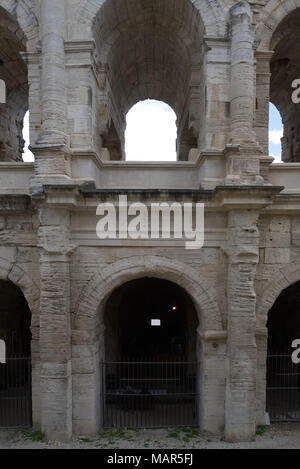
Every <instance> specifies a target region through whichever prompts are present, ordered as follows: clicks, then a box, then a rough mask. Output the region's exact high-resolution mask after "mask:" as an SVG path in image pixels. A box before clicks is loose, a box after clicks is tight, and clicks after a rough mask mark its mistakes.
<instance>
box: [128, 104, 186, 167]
mask: <svg viewBox="0 0 300 469" xmlns="http://www.w3.org/2000/svg"><path fill="white" fill-rule="evenodd" d="M126 121H127V127H126V132H125V153H126V160H127V161H176V159H177V156H176V138H177V127H176V114H175V112H174V111H173V109H172V108H171V107H170V106H169V105H168V104H166V103H163V102H161V101H156V100H150V99H148V100H146V101H140V102H139V103H137V104H136V105H135V106H133V107H132V108H131V109H130V111H129V112H128V114H127V117H126Z"/></svg>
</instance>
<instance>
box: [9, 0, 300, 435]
mask: <svg viewBox="0 0 300 469" xmlns="http://www.w3.org/2000/svg"><path fill="white" fill-rule="evenodd" d="M121 3H122V5H121ZM120 5H121V6H120ZM0 7H1V8H0V32H1V40H0V78H3V77H5V79H6V80H7V81H8V91H9V93H8V102H7V107H6V108H2V107H1V108H0V134H1V135H0V143H1V146H0V159H2V161H3V162H5V161H18V160H20V156H21V150H22V145H23V142H22V139H21V131H22V129H21V127H22V120H23V116H24V113H25V111H26V110H27V108H28V106H29V110H30V128H31V144H32V147H33V151H34V153H35V156H36V162H35V166H34V168H33V167H29V166H28V167H27V166H22V165H20V166H21V169H18V170H17V169H16V168H14V165H12V164H10V165H9V164H8V165H4V164H3V165H2V166H1V165H0V182H1V188H0V193H1V195H0V278H1V279H3V280H11V281H12V282H13V283H15V284H16V285H17V286H19V287H20V288H21V290H22V292H23V293H24V295H25V297H26V300H27V301H28V304H29V307H30V309H31V312H32V323H31V330H32V335H33V340H32V366H33V371H32V383H33V422H34V426H35V427H36V428H41V429H42V430H43V431H44V432H45V434H46V436H47V437H48V438H53V439H55V440H57V439H68V438H70V437H71V435H72V434H84V433H85V434H95V433H96V432H97V431H98V430H99V428H101V425H102V423H103V422H102V418H103V416H102V415H101V399H102V395H101V393H102V379H101V375H100V368H99V363H100V361H101V360H102V359H103V358H104V356H105V355H104V354H105V337H106V336H105V333H106V332H105V322H104V311H105V305H106V301H107V299H108V298H109V296H110V295H111V294H112V292H113V291H114V290H115V289H116V288H117V287H118V286H120V285H122V284H123V283H125V282H127V281H130V280H133V279H136V278H141V277H144V276H150V277H151V276H153V277H156V278H164V279H168V280H170V281H172V282H174V283H177V284H178V285H180V286H181V287H182V288H184V289H185V291H186V292H187V294H188V295H189V296H190V298H191V299H192V301H193V303H194V305H195V308H196V310H197V314H198V319H199V327H198V330H197V331H195V336H196V337H197V339H196V349H197V350H196V351H197V357H198V360H199V362H200V366H199V373H198V389H199V392H200V396H201V398H200V405H199V426H200V427H201V429H204V430H209V431H212V432H215V433H222V432H224V431H225V434H226V438H227V439H228V440H230V441H240V440H250V439H252V438H253V437H254V435H255V426H256V425H257V424H263V423H265V389H266V366H265V365H266V351H267V331H266V321H267V315H268V311H269V309H270V308H271V307H272V305H273V303H274V301H275V300H276V298H277V297H278V295H279V294H280V293H281V291H282V290H283V289H285V288H287V287H288V286H289V285H291V284H293V283H294V282H296V281H298V280H299V279H300V258H299V252H300V251H299V246H298V244H299V239H300V215H299V214H300V204H299V195H298V194H299V190H300V188H299V177H298V173H299V167H298V166H297V165H296V166H285V168H286V169H282V170H281V169H280V168H278V167H276V166H273V167H271V169H269V165H270V159H269V158H268V148H267V147H268V103H269V97H270V93H271V100H272V101H273V102H274V103H275V104H276V105H277V107H278V108H279V110H280V111H281V112H282V115H283V117H284V121H285V124H286V131H285V133H286V139H285V140H284V148H283V149H284V152H283V154H284V160H285V161H298V156H297V154H298V147H297V145H298V143H299V142H298V140H299V139H298V134H299V129H298V127H297V125H296V121H297V116H298V111H297V110H296V108H293V107H290V103H289V102H288V96H289V95H288V91H289V87H290V81H289V80H290V79H291V78H292V77H294V76H295V73H297V70H298V68H299V67H298V65H299V64H298V62H299V59H298V55H297V53H296V52H297V49H295V48H293V47H292V46H291V42H290V41H291V40H292V39H293V40H294V42H296V43H297V40H296V39H297V38H298V34H299V33H298V29H299V28H298V29H297V28H296V30H297V34H296V35H295V25H296V26H297V25H298V23H297V21H298V20H297V18H298V11H299V10H298V8H299V7H300V0H293V2H289V1H287V0H283V1H279V0H272V1H271V0H270V1H267V0H266V1H263V2H260V4H259V5H258V4H257V2H255V1H254V0H253V1H252V0H251V1H250V2H249V3H247V2H238V3H236V2H233V1H231V0H226V1H223V2H222V3H220V2H218V1H215V2H211V1H209V0H207V1H206V0H205V1H204V0H203V1H202V0H184V1H183V0H181V1H180V2H150V1H148V2H136V1H129V0H126V1H125V0H124V1H123V0H122V2H118V8H116V2H115V1H114V0H106V1H104V0H93V1H91V0H67V1H62V0H18V1H17V0H0ZM296 10H297V11H296ZM285 18H287V19H286V20H285ZM287 49H288V50H287ZM272 50H274V53H275V55H273V53H272ZM20 52H24V53H23V54H20ZM287 52H288V57H286V54H287ZM286 58H288V61H287V60H286ZM2 62H3V64H2ZM270 62H271V63H273V65H272V66H270ZM297 67H298V68H297ZM271 72H272V74H271ZM281 88H283V91H280V90H281ZM148 97H150V98H156V99H162V100H165V101H166V102H168V103H169V104H170V105H171V106H172V107H173V108H174V110H175V111H176V112H177V116H178V148H179V159H182V160H184V161H185V163H183V162H178V165H177V166H176V167H175V166H172V165H170V166H168V165H164V166H160V165H156V166H153V167H151V165H149V166H147V165H142V164H141V165H135V166H134V165H133V166H130V165H126V163H125V162H119V161H117V162H114V163H111V162H109V161H106V162H105V161H104V160H105V159H106V160H108V159H109V154H108V152H107V151H105V148H108V149H109V150H110V152H111V155H110V158H111V159H112V160H118V159H119V160H120V159H122V158H123V157H124V152H123V147H124V135H123V133H124V125H125V120H124V119H125V114H126V112H127V111H128V110H129V108H130V107H131V106H132V105H133V104H135V103H136V102H137V101H138V100H139V99H146V98H148ZM276 99H277V100H278V102H277V101H276ZM294 124H295V125H294ZM194 147H197V148H194ZM191 149H193V150H194V151H193V152H192V153H190V150H191ZM186 160H189V161H186ZM14 169H15V172H14ZM29 179H30V180H29ZM87 181H93V182H94V183H95V185H94V186H93V185H89V186H87V187H86V191H84V190H83V189H82V188H81V189H80V187H79V186H80V184H81V183H83V182H87ZM224 183H225V184H226V186H225V187H224V186H223V187H219V188H218V189H216V186H222V185H223V184H224ZM272 184H273V185H272ZM280 185H283V186H284V188H285V193H284V194H282V195H279V194H280V192H281V189H282V188H281V187H276V186H280ZM200 187H201V189H205V190H204V195H203V193H202V192H203V191H199V188H200ZM89 188H90V189H91V191H92V192H93V191H94V192H93V193H92V194H89V193H88V192H89ZM95 188H98V189H100V190H102V191H103V190H104V189H105V190H106V192H105V197H108V198H110V197H111V198H113V197H114V196H115V193H114V190H116V189H120V188H121V189H122V190H123V191H125V192H126V191H127V192H129V193H130V192H132V189H146V190H147V189H148V191H149V192H148V194H147V195H148V196H149V197H150V189H151V190H152V194H153V191H154V193H155V194H156V197H158V198H159V200H161V199H162V198H163V197H166V192H167V189H168V190H172V189H173V190H174V189H176V190H177V191H178V190H179V191H182V192H184V191H187V190H188V189H193V190H194V193H193V197H195V198H196V199H197V200H198V197H200V196H201V197H202V196H203V197H204V199H205V204H206V209H207V210H206V235H205V247H204V248H203V249H201V250H199V251H197V252H190V251H187V250H184V249H182V248H180V247H178V246H176V245H172V246H170V245H168V244H167V243H160V242H157V243H156V244H155V245H153V246H145V245H143V244H142V243H140V242H139V243H136V242H132V241H131V242H128V243H123V242H119V243H118V242H116V243H113V244H111V243H108V242H107V243H104V244H101V242H100V240H98V239H97V237H96V233H95V229H96V221H97V220H96V206H97V204H98V203H99V202H100V200H101V197H102V195H103V194H102V195H101V194H100V192H97V191H96V190H95ZM201 194H202V195H201ZM136 197H137V200H138V201H140V200H144V197H145V194H142V195H138V196H136ZM139 197H140V199H139ZM177 197H178V192H177ZM182 197H183V199H184V197H186V195H183V196H182ZM201 197H200V198H201ZM201 200H202V199H201ZM106 338H107V337H106Z"/></svg>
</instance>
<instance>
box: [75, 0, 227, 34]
mask: <svg viewBox="0 0 300 469" xmlns="http://www.w3.org/2000/svg"><path fill="white" fill-rule="evenodd" d="M106 1H107V0H93V1H90V0H81V1H80V3H79V6H78V8H77V12H76V15H75V22H79V23H89V24H93V23H94V21H95V19H96V16H97V14H98V12H99V10H100V8H101V7H102V6H103V5H104V3H105V2H106ZM189 1H191V3H192V4H193V5H194V6H195V7H196V8H197V10H198V11H199V13H200V16H201V19H202V21H203V24H204V27H205V33H206V34H207V35H210V36H220V35H224V34H225V28H226V21H225V13H226V12H225V11H224V8H222V6H221V5H220V3H219V1H218V0H216V1H214V2H211V1H209V0H204V1H203V0H189Z"/></svg>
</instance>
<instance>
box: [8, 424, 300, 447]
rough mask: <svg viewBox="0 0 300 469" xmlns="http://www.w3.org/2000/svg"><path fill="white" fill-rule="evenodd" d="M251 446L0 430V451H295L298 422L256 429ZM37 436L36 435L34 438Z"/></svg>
mask: <svg viewBox="0 0 300 469" xmlns="http://www.w3.org/2000/svg"><path fill="white" fill-rule="evenodd" d="M260 430H261V431H262V432H263V434H262V435H257V437H256V441H255V442H251V443H235V444H230V443H226V442H224V440H223V438H218V437H215V436H211V435H209V434H201V435H200V434H199V432H198V431H197V430H195V429H188V428H183V429H179V430H177V429H175V430H174V429H169V430H168V429H164V430H133V429H128V430H108V431H105V432H103V433H101V434H100V435H99V436H97V437H95V438H85V437H81V438H75V439H73V440H72V441H71V442H69V443H60V442H55V441H38V442H34V441H32V439H33V437H34V434H31V433H24V432H20V431H13V430H7V431H4V430H1V431H0V449H101V448H102V449H198V448H199V449H242V448H245V449H246V448H247V449H251V448H253V449H299V448H300V423H299V424H277V425H272V426H270V427H266V428H261V429H260ZM37 436H40V435H37Z"/></svg>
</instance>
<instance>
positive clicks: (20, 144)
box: [0, 7, 29, 162]
mask: <svg viewBox="0 0 300 469" xmlns="http://www.w3.org/2000/svg"><path fill="white" fill-rule="evenodd" d="M25 50H26V40H25V37H24V36H22V32H21V30H20V28H19V26H18V24H17V23H16V21H15V20H14V19H13V18H12V17H11V16H10V15H9V14H8V13H7V12H6V11H5V10H4V9H2V8H1V7H0V79H1V80H3V81H4V82H5V84H6V102H5V103H2V104H0V162H1V161H2V162H9V161H23V160H22V156H23V151H24V139H23V120H24V116H25V114H26V111H27V109H28V90H29V86H28V72H27V65H26V63H25V61H24V59H23V57H22V52H24V51H25Z"/></svg>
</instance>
